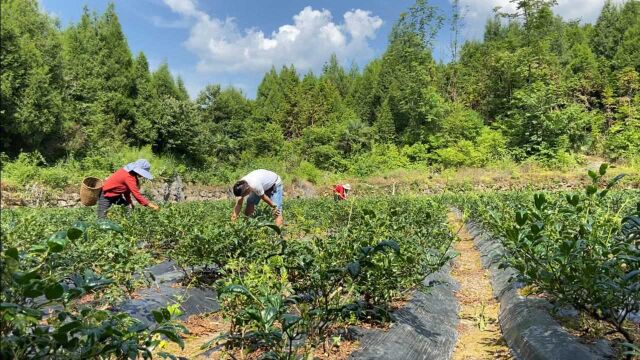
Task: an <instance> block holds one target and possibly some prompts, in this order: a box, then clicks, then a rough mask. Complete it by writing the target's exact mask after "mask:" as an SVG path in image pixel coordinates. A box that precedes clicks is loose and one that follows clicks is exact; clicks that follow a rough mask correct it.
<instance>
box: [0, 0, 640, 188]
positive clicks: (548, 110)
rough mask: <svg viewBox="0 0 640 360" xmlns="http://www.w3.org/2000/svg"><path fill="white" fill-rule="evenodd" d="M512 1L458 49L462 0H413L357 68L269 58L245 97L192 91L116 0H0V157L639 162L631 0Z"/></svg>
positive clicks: (635, 26) (367, 166)
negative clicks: (63, 18)
mask: <svg viewBox="0 0 640 360" xmlns="http://www.w3.org/2000/svg"><path fill="white" fill-rule="evenodd" d="M512 2H514V3H515V5H516V6H517V9H518V10H517V12H516V13H508V14H507V13H501V12H500V11H498V12H496V14H495V17H494V18H493V19H490V20H489V21H488V22H487V24H486V28H485V33H484V38H483V39H482V40H481V41H467V42H464V43H462V44H461V45H458V43H459V42H460V40H459V37H458V34H459V33H460V30H461V25H462V23H461V20H463V19H461V16H460V13H461V11H460V7H459V6H458V3H457V1H455V2H454V12H453V15H452V16H451V17H449V18H446V19H445V18H443V17H442V16H441V12H440V11H438V9H436V8H434V7H432V6H430V5H429V4H428V3H427V1H424V0H418V1H417V2H416V4H415V5H414V6H412V7H411V8H410V9H408V10H407V12H406V13H404V14H403V15H402V16H401V17H400V18H399V19H398V20H397V21H396V23H395V25H394V27H393V30H392V32H391V34H390V36H389V42H388V47H387V49H386V51H385V52H384V54H383V55H382V56H381V57H380V58H377V59H374V60H372V61H371V62H370V63H368V64H367V65H366V66H365V67H364V68H363V69H358V68H357V67H356V66H352V67H351V68H350V69H345V68H343V67H342V66H341V65H340V59H337V58H336V57H335V56H331V54H327V62H326V65H325V66H324V68H323V70H322V72H321V73H318V74H314V73H313V72H308V73H305V74H301V73H300V72H298V71H297V70H296V68H295V67H294V66H293V65H291V66H285V67H282V68H280V69H275V68H272V69H271V70H270V71H269V72H267V73H266V74H265V75H264V78H263V80H262V82H261V84H260V85H259V87H258V91H257V94H256V96H255V100H254V99H249V98H247V96H246V94H243V93H242V92H241V91H239V90H238V89H235V88H221V87H220V86H219V85H216V84H211V85H209V86H207V87H206V88H205V89H204V90H202V92H201V93H200V94H199V95H198V96H197V98H196V99H195V100H192V99H190V98H189V95H188V93H187V91H186V89H185V86H184V83H183V81H182V80H181V79H180V78H179V77H178V78H174V77H173V76H172V74H171V72H170V69H169V67H168V65H167V64H166V63H164V64H162V65H161V66H160V67H159V68H158V69H157V70H155V71H153V72H152V71H150V69H149V64H148V62H147V59H146V57H145V55H144V53H139V54H137V55H135V56H133V54H132V53H131V51H130V49H129V46H128V44H127V39H126V38H125V36H124V34H123V32H122V29H121V26H120V23H119V21H118V16H117V13H116V9H115V7H114V6H113V4H111V5H109V6H108V8H107V10H106V11H105V12H104V13H103V14H95V13H92V12H91V11H90V10H89V9H87V8H85V10H84V13H83V15H82V17H81V19H80V21H79V22H78V23H75V24H72V25H70V26H69V27H66V28H61V27H60V25H59V23H58V22H57V20H55V19H52V18H51V17H50V16H49V15H47V14H46V13H45V12H43V11H42V10H41V9H40V8H39V7H38V2H37V1H36V0H2V2H1V5H2V19H1V20H2V30H1V37H0V44H1V58H0V65H1V67H2V86H1V95H2V105H1V110H0V111H1V116H2V124H1V129H2V135H1V136H2V151H3V152H4V153H5V155H3V158H4V160H10V159H15V158H16V157H17V156H18V155H19V154H20V153H24V152H34V151H37V152H39V154H41V155H42V156H43V159H44V160H46V161H48V162H49V163H54V162H55V161H57V160H60V159H67V160H65V161H69V159H75V160H82V159H87V158H89V159H95V158H100V157H109V156H113V154H117V153H118V152H119V151H121V150H122V149H123V148H137V147H145V146H147V147H151V149H152V151H153V152H154V154H157V155H158V156H171V157H173V158H175V159H178V161H180V162H181V163H183V164H188V166H190V167H195V168H201V169H204V168H207V169H212V168H213V169H223V168H228V167H235V166H243V165H247V164H254V163H259V161H258V160H256V159H270V160H269V161H276V162H281V163H286V164H287V166H293V167H295V166H306V167H309V168H311V169H321V170H327V171H331V172H352V173H355V174H358V175H367V174H370V173H373V172H375V171H378V170H379V169H380V168H385V167H386V168H390V167H403V166H410V165H411V164H424V165H428V166H432V165H437V166H461V165H467V166H482V165H485V164H487V163H489V162H492V161H497V160H500V159H505V158H507V159H513V160H516V161H520V160H523V159H526V158H531V157H534V158H536V159H539V160H541V161H549V162H554V161H560V162H562V161H570V159H571V158H572V157H574V156H576V154H593V155H600V156H604V157H606V158H608V159H609V160H612V161H627V162H632V163H633V162H635V163H636V164H637V161H638V154H640V116H639V114H638V107H639V106H640V91H639V90H640V76H639V72H640V1H638V0H630V1H627V2H625V3H624V4H622V5H616V4H614V3H612V2H611V1H609V0H608V1H607V2H606V3H605V5H604V7H603V9H602V11H601V13H600V16H599V18H598V20H597V22H596V23H595V24H582V23H580V22H579V21H565V20H563V19H562V18H561V17H559V16H557V15H554V13H553V5H554V1H549V0H512ZM438 31H449V32H450V33H451V37H452V39H453V40H452V46H451V49H452V50H451V57H452V61H450V62H448V63H436V62H435V61H434V59H433V57H432V47H433V43H434V38H435V36H436V34H437V33H438ZM169 61H170V59H169ZM116 162H118V161H116ZM263 163H264V162H263ZM118 166H119V165H118Z"/></svg>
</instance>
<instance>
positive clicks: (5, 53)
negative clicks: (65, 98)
mask: <svg viewBox="0 0 640 360" xmlns="http://www.w3.org/2000/svg"><path fill="white" fill-rule="evenodd" d="M1 22H2V26H1V27H0V67H1V68H2V74H1V84H2V86H1V87H0V96H1V97H2V103H1V104H0V117H1V121H0V129H1V133H2V134H1V140H2V150H3V151H6V152H7V153H9V154H10V155H16V154H17V153H18V152H19V151H32V150H40V151H41V152H42V153H43V154H44V155H47V156H48V155H52V154H51V151H52V150H55V146H56V144H59V143H60V141H59V137H60V131H61V126H62V122H61V119H62V101H61V96H62V95H61V90H62V62H61V54H60V38H59V34H58V32H57V29H56V27H55V25H54V22H53V21H52V20H51V19H49V17H48V16H47V15H46V14H44V13H42V12H41V11H40V10H39V8H38V3H37V2H36V1H35V0H15V1H2V12H1Z"/></svg>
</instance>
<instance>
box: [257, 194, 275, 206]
mask: <svg viewBox="0 0 640 360" xmlns="http://www.w3.org/2000/svg"><path fill="white" fill-rule="evenodd" d="M260 199H262V201H264V202H266V203H267V205H269V206H271V207H272V208H275V207H276V204H274V203H273V201H271V199H270V198H269V197H268V196H267V194H262V196H260Z"/></svg>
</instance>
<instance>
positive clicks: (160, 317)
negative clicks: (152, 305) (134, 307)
mask: <svg viewBox="0 0 640 360" xmlns="http://www.w3.org/2000/svg"><path fill="white" fill-rule="evenodd" d="M151 315H153V319H154V320H155V321H156V323H158V324H162V323H163V322H164V314H163V313H162V311H158V310H151Z"/></svg>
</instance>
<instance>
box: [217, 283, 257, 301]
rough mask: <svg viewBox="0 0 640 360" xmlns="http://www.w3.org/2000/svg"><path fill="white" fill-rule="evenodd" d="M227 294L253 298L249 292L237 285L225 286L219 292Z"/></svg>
mask: <svg viewBox="0 0 640 360" xmlns="http://www.w3.org/2000/svg"><path fill="white" fill-rule="evenodd" d="M229 293H231V294H242V295H245V296H248V297H251V298H253V294H251V292H250V291H249V290H247V288H246V287H244V286H242V285H237V284H234V285H229V286H225V287H224V288H222V290H220V294H229Z"/></svg>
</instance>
